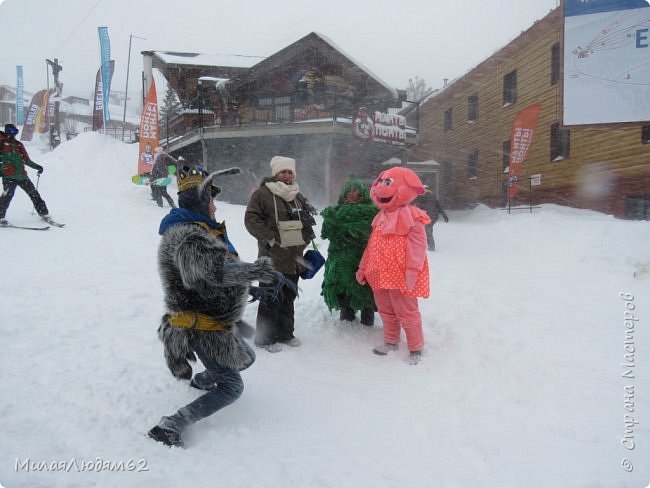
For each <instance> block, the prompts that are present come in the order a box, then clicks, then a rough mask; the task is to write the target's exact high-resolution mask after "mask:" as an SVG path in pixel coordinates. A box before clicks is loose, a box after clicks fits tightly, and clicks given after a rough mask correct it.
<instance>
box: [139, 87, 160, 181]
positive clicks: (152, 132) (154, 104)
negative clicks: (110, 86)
mask: <svg viewBox="0 0 650 488" xmlns="http://www.w3.org/2000/svg"><path fill="white" fill-rule="evenodd" d="M157 146H158V97H157V96H156V83H155V82H154V80H153V79H152V80H151V87H150V88H149V93H147V97H146V98H145V100H144V106H143V107H142V115H141V116H140V153H139V155H138V174H139V175H143V174H145V173H151V168H152V167H153V156H154V152H153V150H154V149H155V148H156V147H157Z"/></svg>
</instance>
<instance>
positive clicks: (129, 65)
mask: <svg viewBox="0 0 650 488" xmlns="http://www.w3.org/2000/svg"><path fill="white" fill-rule="evenodd" d="M134 37H135V38H136V39H142V40H143V41H146V39H145V38H144V37H138V36H134V35H133V34H130V35H129V57H128V60H127V61H126V88H124V113H123V114H122V142H124V129H125V125H126V101H127V100H128V99H129V71H130V69H131V41H132V40H133V38H134Z"/></svg>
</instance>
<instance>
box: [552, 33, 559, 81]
mask: <svg viewBox="0 0 650 488" xmlns="http://www.w3.org/2000/svg"><path fill="white" fill-rule="evenodd" d="M558 81H560V43H559V42H557V43H555V44H553V45H552V46H551V85H556V84H557V83H558Z"/></svg>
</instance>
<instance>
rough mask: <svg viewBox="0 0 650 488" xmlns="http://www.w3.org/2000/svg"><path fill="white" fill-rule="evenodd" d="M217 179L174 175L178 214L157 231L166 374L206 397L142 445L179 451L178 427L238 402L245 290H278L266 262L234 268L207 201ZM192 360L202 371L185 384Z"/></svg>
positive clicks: (189, 172)
mask: <svg viewBox="0 0 650 488" xmlns="http://www.w3.org/2000/svg"><path fill="white" fill-rule="evenodd" d="M218 174H223V172H215V173H212V174H210V175H208V176H207V177H206V174H205V172H204V171H203V170H202V169H200V168H188V167H184V168H183V169H182V170H181V171H179V192H178V203H179V206H180V208H174V209H172V210H171V211H170V213H169V214H168V215H167V216H165V218H163V220H162V222H161V223H160V230H159V233H160V234H161V235H162V239H161V241H160V247H159V249H158V270H159V273H160V278H161V280H162V284H163V289H164V292H165V305H166V309H167V313H165V315H163V317H162V322H161V324H160V327H159V328H158V335H159V337H160V340H161V341H162V342H163V345H164V349H165V359H166V361H167V366H168V368H169V370H170V371H171V373H172V374H173V375H174V376H175V377H176V378H177V379H184V380H191V382H190V385H191V386H192V387H194V388H197V389H199V390H204V391H205V393H204V394H203V395H202V396H200V397H199V398H197V399H196V400H194V401H193V402H191V403H189V404H188V405H186V406H184V407H182V408H180V409H178V411H176V412H175V413H174V414H173V415H170V416H166V417H162V419H161V420H160V422H159V423H158V424H157V425H156V426H154V427H153V428H152V429H151V430H150V431H149V437H151V438H153V439H155V440H156V441H159V442H162V443H164V444H166V445H168V446H180V447H183V445H184V443H183V440H182V438H181V434H182V432H183V430H184V429H185V427H187V426H188V425H190V424H193V423H195V422H197V421H199V420H200V419H202V418H205V417H207V416H209V415H212V414H213V413H215V412H216V411H218V410H220V409H222V408H224V407H226V406H227V405H230V404H231V403H233V402H234V401H235V400H237V399H238V398H239V397H240V396H241V394H242V392H243V390H244V383H243V381H242V378H241V374H240V371H241V370H243V369H246V368H248V367H249V366H250V365H251V364H253V362H254V361H255V353H254V352H253V349H251V348H250V347H249V346H248V345H247V344H246V342H244V340H243V339H242V337H241V336H242V335H246V336H251V335H252V334H253V329H252V327H251V326H249V325H247V324H245V323H244V322H242V320H241V317H242V314H243V312H244V307H245V306H246V303H247V298H248V295H249V293H250V287H249V285H250V283H251V282H252V281H260V280H261V281H264V282H269V283H272V282H274V281H275V282H276V284H277V283H281V279H280V280H279V281H278V278H281V275H280V273H277V272H276V271H275V270H274V269H273V266H272V264H271V260H270V259H269V258H267V257H261V258H258V259H257V260H256V261H255V262H254V263H244V262H241V261H240V260H239V257H238V256H237V252H236V251H235V249H234V247H233V246H232V244H231V243H230V241H229V240H228V236H227V234H226V229H225V224H224V223H221V224H219V223H217V222H216V220H215V211H216V209H215V205H214V201H213V196H215V195H216V193H218V187H215V186H213V185H212V181H213V180H214V177H215V176H216V175H218ZM197 356H198V358H199V359H200V360H201V363H202V364H203V366H204V367H205V370H204V371H202V372H200V373H198V374H196V375H194V377H192V366H191V365H190V364H189V362H188V360H190V361H194V360H196V357H197Z"/></svg>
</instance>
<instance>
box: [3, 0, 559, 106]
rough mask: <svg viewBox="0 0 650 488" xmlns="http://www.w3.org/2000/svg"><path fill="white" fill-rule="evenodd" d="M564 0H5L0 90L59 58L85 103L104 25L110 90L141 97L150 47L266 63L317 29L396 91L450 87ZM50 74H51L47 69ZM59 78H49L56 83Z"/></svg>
mask: <svg viewBox="0 0 650 488" xmlns="http://www.w3.org/2000/svg"><path fill="white" fill-rule="evenodd" d="M558 5H559V0H451V1H448V2H441V1H439V0H410V1H408V2H401V1H397V0H393V1H389V0H371V1H358V0H328V1H322V2H315V1H308V2H305V1H300V0H182V1H171V0H50V1H44V0H0V32H1V33H2V43H3V49H2V57H1V59H2V62H1V63H0V83H4V84H8V85H11V86H14V85H15V83H16V65H22V66H23V69H24V80H25V90H26V91H30V92H34V91H37V90H40V89H42V88H45V87H46V86H47V72H48V70H47V69H46V62H45V60H46V59H52V60H53V59H54V58H58V60H59V63H60V64H61V65H62V66H63V71H62V72H61V74H60V80H61V81H62V82H63V84H64V96H65V95H78V96H84V97H88V96H90V94H91V93H92V91H93V88H94V82H95V75H96V73H97V69H98V68H99V65H100V52H99V36H98V34H97V27H99V26H107V27H108V33H109V36H110V40H111V58H112V59H114V60H115V74H114V76H113V80H112V85H111V86H112V90H120V91H124V88H125V83H126V71H127V59H128V53H129V35H130V34H133V35H134V36H138V37H142V38H145V39H146V40H142V39H137V38H135V37H134V38H133V40H132V48H131V70H130V76H129V78H130V79H129V93H130V94H131V93H132V91H131V90H138V91H139V90H140V82H139V80H140V72H141V71H142V56H141V54H140V51H143V50H170V51H188V52H200V53H211V54H213V53H224V54H244V55H253V56H264V57H266V56H269V55H271V54H274V53H275V52H277V51H279V50H280V49H282V48H284V47H286V46H288V45H289V44H291V43H293V42H295V41H297V40H298V39H300V38H301V37H303V36H305V35H307V34H309V33H310V32H312V31H315V32H318V33H320V34H323V35H324V36H326V37H327V38H329V39H330V40H331V41H332V42H334V44H336V45H337V46H338V47H339V48H341V49H342V50H343V51H344V52H345V53H346V54H347V55H349V56H350V57H352V58H353V59H354V60H356V61H357V62H359V63H360V64H362V65H363V66H365V67H366V68H367V69H369V70H370V71H371V72H372V73H374V74H375V75H377V76H378V77H379V78H380V79H382V80H383V81H385V82H386V83H388V84H389V85H391V86H393V87H395V88H406V87H407V86H408V80H409V78H415V76H419V77H420V78H422V79H424V80H425V81H426V82H427V84H428V85H429V86H430V87H431V88H438V87H440V86H442V83H443V81H442V80H443V79H444V78H448V79H449V80H452V79H454V78H456V77H458V76H460V75H462V74H463V73H465V72H466V71H468V70H469V69H470V68H472V67H473V66H475V65H477V64H478V63H480V62H481V61H482V60H484V59H485V58H487V57H488V56H490V55H491V54H492V53H494V52H495V51H496V50H497V49H499V48H501V47H503V46H504V45H506V44H507V43H508V42H509V41H511V40H512V39H514V38H515V37H517V35H519V34H520V33H521V32H522V31H524V30H526V29H528V28H529V27H530V26H531V25H532V24H533V23H534V22H535V21H536V20H539V19H541V18H542V17H544V16H545V15H546V14H548V13H549V12H550V11H551V10H552V9H554V8H555V7H557V6H558ZM50 73H51V71H50ZM52 84H53V82H52V79H51V76H50V86H52Z"/></svg>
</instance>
